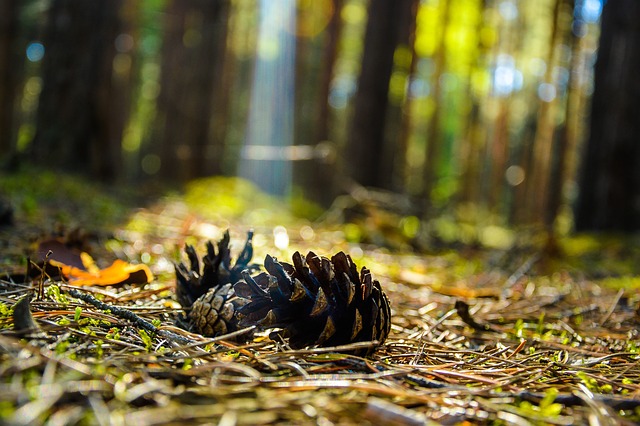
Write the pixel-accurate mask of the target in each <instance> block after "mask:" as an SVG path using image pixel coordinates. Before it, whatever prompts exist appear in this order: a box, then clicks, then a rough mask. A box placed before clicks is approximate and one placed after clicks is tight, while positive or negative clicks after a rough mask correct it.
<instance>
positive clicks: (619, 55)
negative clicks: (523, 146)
mask: <svg viewBox="0 0 640 426" xmlns="http://www.w3.org/2000/svg"><path fill="white" fill-rule="evenodd" d="M639 21H640V2H638V1H636V0H619V1H610V2H607V3H606V5H605V6H604V10H603V14H602V32H601V35H600V48H599V49H598V60H597V62H596V67H595V88H594V93H593V99H592V109H591V125H590V129H591V133H590V136H589V140H588V142H587V146H586V150H585V156H584V160H583V165H582V174H581V177H580V192H579V197H578V202H577V205H576V209H575V224H576V229H577V230H579V231H582V230H617V231H637V230H638V229H640V143H638V141H639V140H640V119H639V117H640V79H638V69H640V26H639V25H638V22H639Z"/></svg>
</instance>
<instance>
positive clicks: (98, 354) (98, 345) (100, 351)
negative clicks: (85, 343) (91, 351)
mask: <svg viewBox="0 0 640 426" xmlns="http://www.w3.org/2000/svg"><path fill="white" fill-rule="evenodd" d="M95 344H96V357H97V358H98V359H102V357H103V356H104V349H102V345H103V344H104V342H103V341H102V340H96V341H95Z"/></svg>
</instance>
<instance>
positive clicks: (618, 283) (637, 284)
mask: <svg viewBox="0 0 640 426" xmlns="http://www.w3.org/2000/svg"><path fill="white" fill-rule="evenodd" d="M600 284H602V285H603V286H604V287H607V288H612V289H614V290H619V289H624V290H637V289H640V276H623V277H608V278H604V279H603V280H602V281H600Z"/></svg>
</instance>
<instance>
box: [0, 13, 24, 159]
mask: <svg viewBox="0 0 640 426" xmlns="http://www.w3.org/2000/svg"><path fill="white" fill-rule="evenodd" d="M19 10H20V1H19V0H2V1H0V160H4V159H5V158H6V156H8V155H10V154H11V153H12V152H13V151H14V149H15V139H16V135H15V130H16V123H15V122H14V119H15V99H16V95H17V91H18V87H19V84H18V83H19V81H20V80H21V79H22V76H21V74H22V68H23V67H22V62H23V60H24V59H23V56H22V55H21V53H22V50H21V49H20V47H21V46H20V45H19V44H18V17H19Z"/></svg>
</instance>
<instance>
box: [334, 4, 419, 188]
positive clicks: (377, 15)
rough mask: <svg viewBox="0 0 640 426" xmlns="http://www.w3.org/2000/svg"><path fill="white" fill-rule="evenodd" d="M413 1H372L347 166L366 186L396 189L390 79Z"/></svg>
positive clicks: (356, 178)
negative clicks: (389, 130)
mask: <svg viewBox="0 0 640 426" xmlns="http://www.w3.org/2000/svg"><path fill="white" fill-rule="evenodd" d="M413 3H414V2H413V0H396V1H387V0H371V2H370V3H369V14H368V21H367V29H366V35H365V40H364V53H363V57H362V69H361V71H360V78H359V80H358V90H357V92H356V95H355V100H354V113H353V118H352V122H351V129H350V138H349V141H348V143H347V151H346V152H347V156H346V158H345V159H344V162H345V164H344V167H345V169H346V171H347V174H348V175H349V176H350V177H351V178H353V179H354V180H355V181H356V182H358V183H359V184H361V185H365V186H374V187H378V188H383V189H392V181H393V161H392V160H391V159H390V158H389V157H388V156H386V154H387V153H388V152H389V151H388V147H389V143H390V142H389V141H386V140H385V125H386V119H385V118H386V114H387V106H388V101H389V97H388V95H389V80H390V78H391V71H392V69H393V58H394V53H395V50H396V47H397V45H398V41H399V40H398V35H399V29H400V28H399V27H400V26H401V25H403V24H405V25H406V22H403V20H402V19H401V17H402V16H404V14H405V12H406V11H407V10H410V9H411V7H412V5H413Z"/></svg>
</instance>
